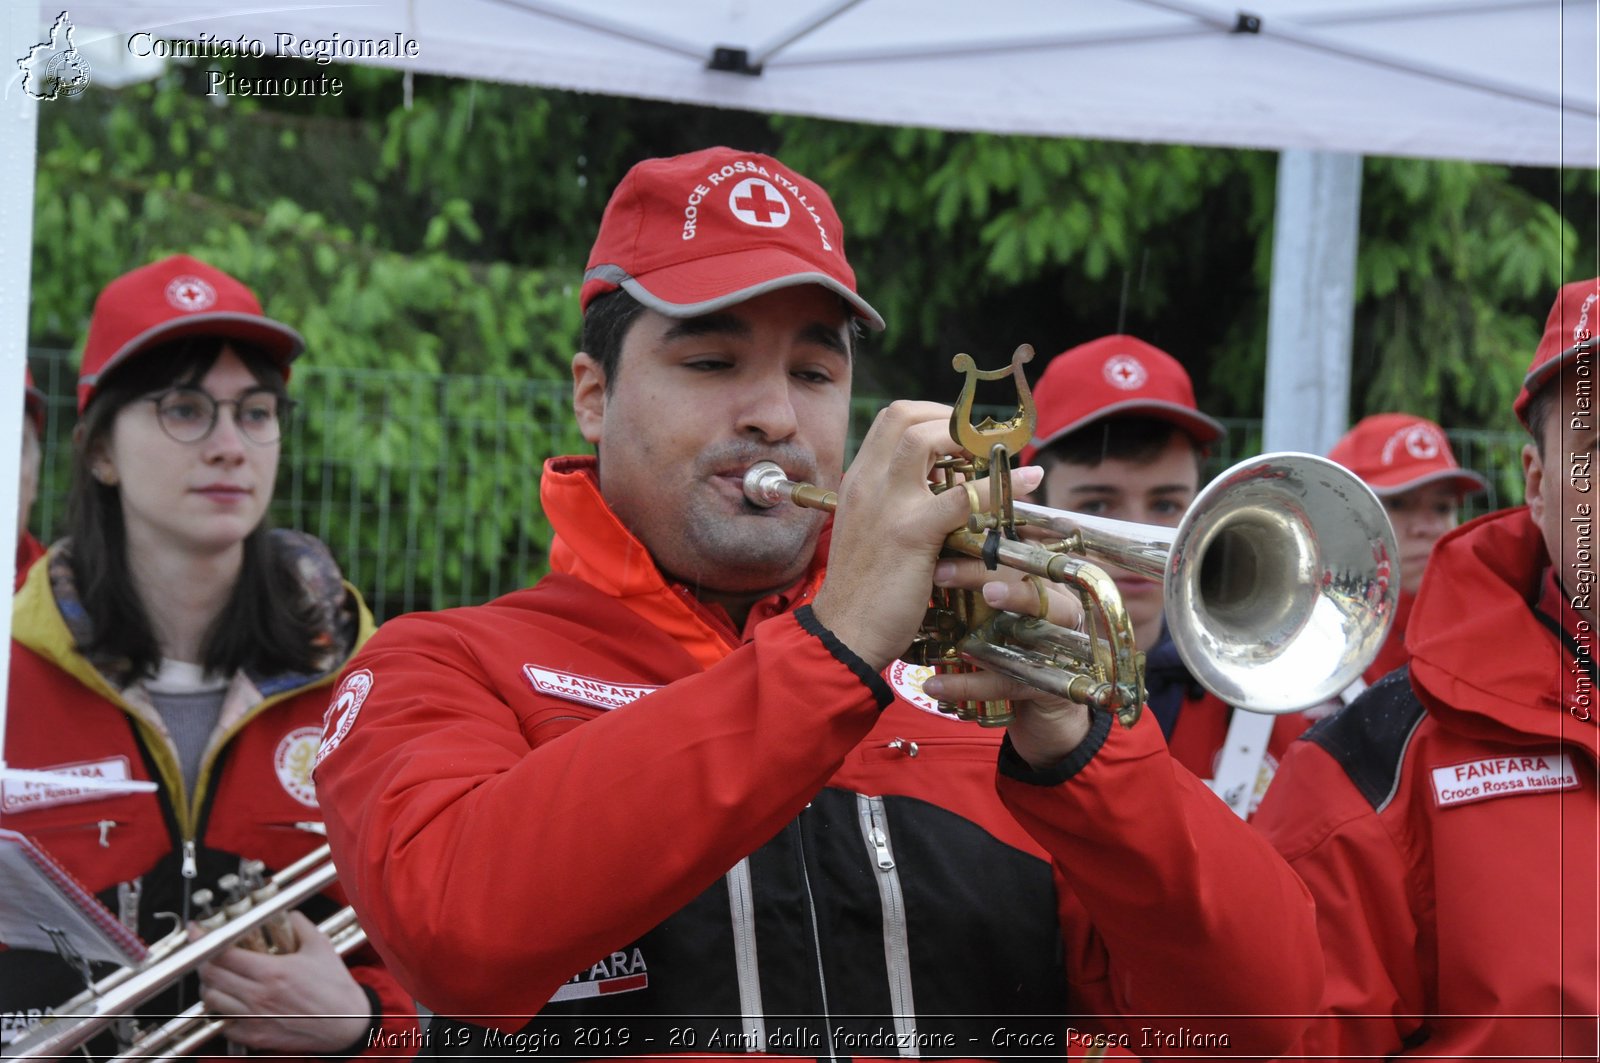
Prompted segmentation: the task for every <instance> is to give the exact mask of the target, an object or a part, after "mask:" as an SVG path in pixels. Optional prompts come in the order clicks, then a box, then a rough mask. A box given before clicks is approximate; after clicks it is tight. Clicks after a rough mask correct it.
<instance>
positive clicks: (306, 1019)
mask: <svg viewBox="0 0 1600 1063" xmlns="http://www.w3.org/2000/svg"><path fill="white" fill-rule="evenodd" d="M289 920H290V923H291V925H292V926H293V928H294V932H295V936H296V937H297V938H298V939H299V941H300V947H299V949H297V950H296V951H294V952H288V953H282V954H273V953H269V952H256V951H253V950H251V949H244V948H229V949H224V950H222V952H220V953H218V955H217V957H216V959H214V960H212V961H211V962H210V963H208V964H205V965H204V966H202V967H201V968H200V996H201V999H202V1000H204V1001H205V1005H206V1009H207V1010H208V1011H209V1012H210V1013H211V1014H212V1015H213V1016H215V1017H217V1018H222V1019H227V1020H228V1025H227V1027H226V1030H225V1033H226V1035H227V1038H228V1040H229V1041H232V1042H234V1043H235V1044H240V1045H244V1046H245V1047H247V1048H253V1049H256V1050H258V1051H268V1052H274V1053H282V1054H287V1055H313V1056H316V1055H331V1054H333V1053H336V1052H340V1051H343V1050H344V1049H347V1048H349V1047H350V1046H351V1045H352V1044H353V1043H354V1042H355V1041H356V1039H357V1038H359V1037H360V1036H361V1035H362V1034H363V1033H364V1032H365V1031H366V1029H367V1027H368V1026H369V1025H370V1023H371V1021H372V1019H371V1012H372V1008H371V1004H370V1002H369V1001H368V999H367V994H366V993H365V992H364V991H363V990H362V988H361V986H360V985H359V984H358V983H357V982H356V980H355V979H354V978H353V977H351V975H350V970H349V968H347V967H346V966H345V964H344V960H343V959H341V958H340V956H339V954H338V952H336V951H335V950H334V947H333V944H332V942H330V941H329V940H328V938H327V936H326V935H325V934H323V933H322V931H320V930H318V929H317V926H316V924H315V923H313V922H312V921H311V920H310V919H307V918H306V917H305V916H304V915H302V914H301V913H300V912H290V913H289ZM190 933H191V936H192V935H193V934H194V933H195V931H194V930H193V929H191V931H190Z"/></svg>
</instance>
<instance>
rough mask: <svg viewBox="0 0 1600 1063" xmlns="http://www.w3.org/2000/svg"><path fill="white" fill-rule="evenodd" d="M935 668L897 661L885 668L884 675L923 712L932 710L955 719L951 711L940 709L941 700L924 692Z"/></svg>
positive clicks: (895, 690) (939, 715)
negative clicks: (925, 682)
mask: <svg viewBox="0 0 1600 1063" xmlns="http://www.w3.org/2000/svg"><path fill="white" fill-rule="evenodd" d="M931 675H933V669H932V668H930V667H928V666H927V665H925V664H907V663H906V662H905V661H895V662H894V663H893V664H891V665H889V667H888V668H887V669H885V670H884V673H883V677H884V679H886V680H888V682H889V686H891V687H893V688H894V692H895V693H896V694H898V695H900V697H901V698H902V699H903V700H905V701H909V702H910V703H911V704H913V705H915V706H916V707H917V708H919V709H921V710H922V711H923V712H931V713H933V714H934V715H935V716H937V717H939V718H940V719H941V720H950V721H952V722H954V721H955V717H954V716H951V715H950V714H949V713H944V712H940V711H939V702H938V701H937V700H936V699H934V698H932V697H929V696H928V695H927V694H924V693H923V692H922V684H923V682H924V681H926V680H927V678H928V677H929V676H931Z"/></svg>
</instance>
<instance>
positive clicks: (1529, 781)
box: [1433, 753, 1578, 808]
mask: <svg viewBox="0 0 1600 1063" xmlns="http://www.w3.org/2000/svg"><path fill="white" fill-rule="evenodd" d="M1577 788H1578V773H1577V772H1575V771H1574V770H1573V769H1572V757H1571V756H1570V755H1569V754H1566V753H1544V754H1535V755H1531V756H1529V755H1523V756H1515V757H1485V758H1484V759H1482V760H1469V761H1468V762H1467V763H1465V764H1451V765H1450V766H1448V767H1444V768H1434V769H1433V798H1434V800H1435V801H1437V802H1438V803H1439V807H1440V808H1449V807H1450V806H1451V805H1466V804H1471V803H1472V802H1474V801H1487V800H1489V799H1490V798H1495V797H1517V796H1520V795H1523V794H1542V793H1549V792H1551V791H1553V790H1576V789H1577Z"/></svg>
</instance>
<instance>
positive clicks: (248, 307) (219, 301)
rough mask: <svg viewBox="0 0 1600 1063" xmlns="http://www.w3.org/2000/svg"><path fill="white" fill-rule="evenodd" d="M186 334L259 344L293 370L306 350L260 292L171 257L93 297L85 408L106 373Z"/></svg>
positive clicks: (83, 373) (81, 382) (82, 381)
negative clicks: (270, 312)
mask: <svg viewBox="0 0 1600 1063" xmlns="http://www.w3.org/2000/svg"><path fill="white" fill-rule="evenodd" d="M184 336H219V337H225V338H227V339H236V340H244V341H246V342H248V343H251V344H253V345H255V346H256V347H259V348H260V349H261V350H263V351H265V352H266V353H267V354H268V355H269V356H271V357H272V358H273V359H274V360H275V361H276V362H277V363H278V365H279V366H281V367H282V369H283V372H284V376H285V377H287V376H288V374H289V363H290V362H292V361H294V360H295V358H297V357H299V355H300V352H301V351H303V350H305V348H306V341H305V340H304V339H302V338H301V337H300V333H298V332H296V331H295V330H294V329H292V328H290V327H289V326H288V325H285V324H283V323H281V322H278V321H274V320H272V319H271V318H269V317H267V316H266V315H265V314H263V313H262V312H261V303H260V301H259V300H257V299H256V297H255V293H253V292H252V291H251V290H250V289H249V288H246V287H245V286H244V285H243V284H241V283H240V282H239V281H237V280H235V279H234V278H232V277H230V276H228V275H227V274H226V273H224V272H222V271H221V270H220V269H217V268H216V267H215V266H209V265H207V264H206V263H204V262H201V261H200V260H199V259H197V258H190V257H189V256H188V255H172V256H170V257H168V258H163V259H162V260H161V261H159V262H152V263H151V264H150V265H148V266H141V267H140V268H138V269H136V270H134V271H133V272H131V273H124V274H123V275H122V276H120V277H118V278H117V279H116V280H114V281H112V282H111V283H110V284H108V285H106V286H105V290H104V291H102V292H101V293H100V297H99V298H98V299H96V300H95V302H94V316H93V317H91V318H90V319H89V338H88V339H87V340H85V341H84V345H83V363H82V365H81V366H80V367H79V370H78V412H79V413H82V412H83V411H84V410H86V409H87V408H88V406H89V400H90V399H92V398H94V395H95V390H96V389H97V388H98V387H99V386H100V381H101V380H102V379H103V378H104V377H105V375H106V373H108V372H109V371H111V370H112V369H114V368H115V367H117V366H119V365H121V364H122V363H124V362H126V361H127V360H128V359H129V358H131V357H132V356H133V355H135V354H138V353H139V352H140V351H145V350H149V349H150V348H151V347H154V346H156V345H157V344H161V343H165V342H167V341H168V340H174V339H179V338H181V337H184Z"/></svg>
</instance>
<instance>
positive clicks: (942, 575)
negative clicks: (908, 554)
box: [933, 557, 1083, 631]
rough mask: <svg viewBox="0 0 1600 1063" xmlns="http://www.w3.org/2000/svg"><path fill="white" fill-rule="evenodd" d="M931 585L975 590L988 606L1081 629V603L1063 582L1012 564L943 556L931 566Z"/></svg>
mask: <svg viewBox="0 0 1600 1063" xmlns="http://www.w3.org/2000/svg"><path fill="white" fill-rule="evenodd" d="M933 582H934V585H935V586H938V587H943V588H945V589H947V590H967V591H978V592H981V593H982V595H983V600H984V602H985V604H987V605H988V606H989V607H990V608H993V609H1000V610H1003V611H1005V612H1008V613H1020V614H1021V615H1023V616H1042V617H1043V618H1044V619H1046V620H1048V621H1050V623H1052V624H1055V625H1057V626H1059V627H1065V628H1072V629H1073V630H1075V631H1076V630H1082V627H1083V605H1082V603H1081V602H1079V601H1078V598H1077V596H1076V595H1075V594H1073V593H1072V592H1071V591H1070V590H1068V589H1067V588H1066V587H1065V586H1064V585H1062V584H1058V583H1055V582H1052V581H1050V580H1046V579H1044V578H1042V577H1037V576H1029V575H1028V574H1027V573H1024V572H1019V571H1018V570H1016V569H1013V568H1007V567H1006V566H1004V565H1002V566H1001V567H999V568H997V569H994V570H992V571H991V570H990V569H988V568H986V567H984V564H983V562H982V561H980V560H978V559H977V558H965V557H963V558H944V559H942V560H940V561H939V563H938V564H937V565H935V566H934V571H933Z"/></svg>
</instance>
